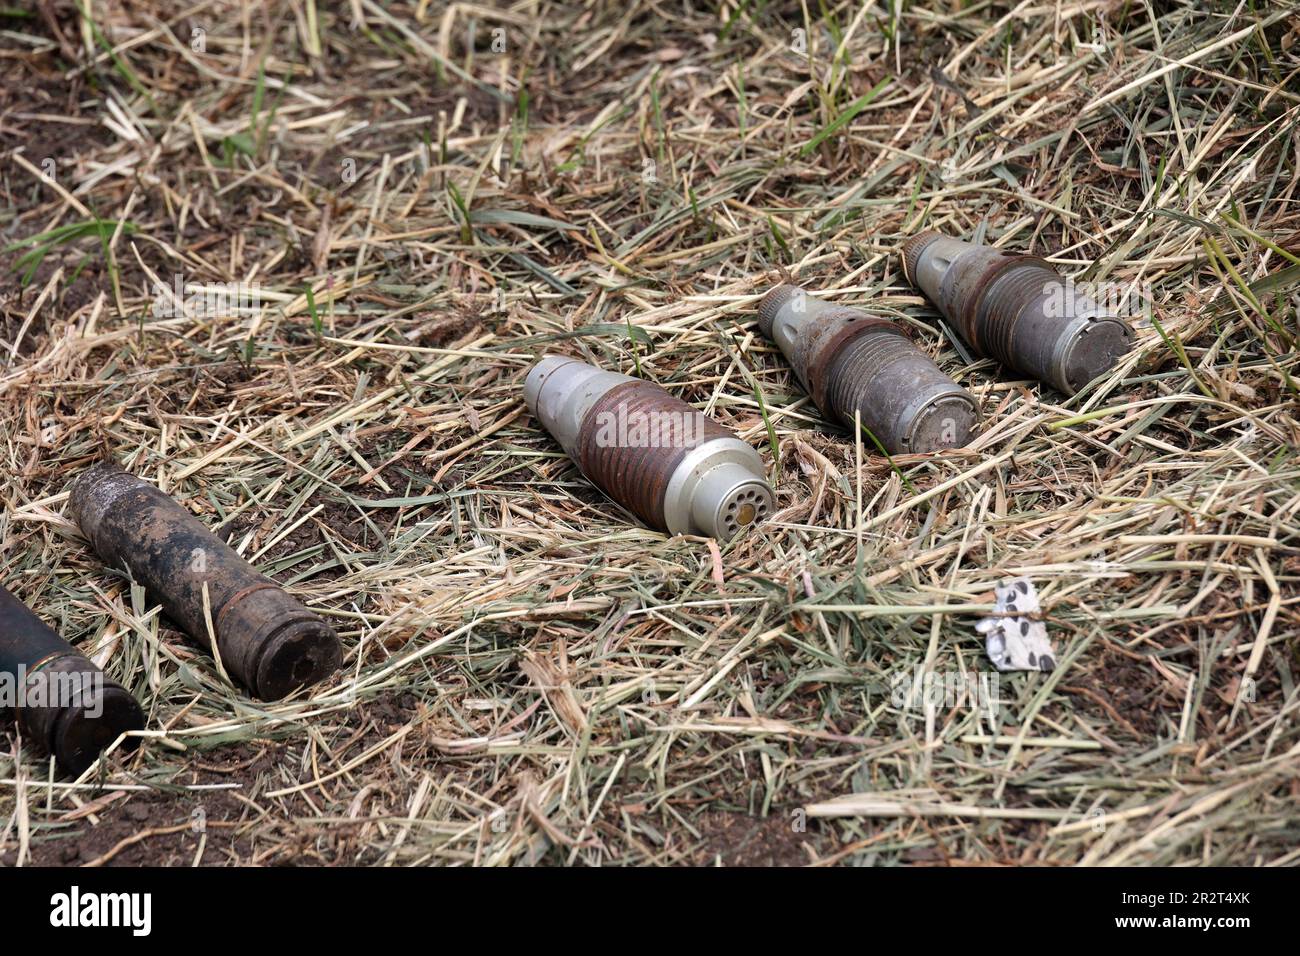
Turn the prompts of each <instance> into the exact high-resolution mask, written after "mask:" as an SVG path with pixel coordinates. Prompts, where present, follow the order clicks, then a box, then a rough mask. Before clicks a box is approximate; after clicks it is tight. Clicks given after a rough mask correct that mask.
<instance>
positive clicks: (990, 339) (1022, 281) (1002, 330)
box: [972, 259, 1061, 372]
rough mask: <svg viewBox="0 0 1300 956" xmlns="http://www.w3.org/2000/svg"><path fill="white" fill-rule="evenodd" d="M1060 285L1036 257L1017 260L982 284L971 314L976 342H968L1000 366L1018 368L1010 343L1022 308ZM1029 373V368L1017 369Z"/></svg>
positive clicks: (1056, 276)
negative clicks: (1046, 288) (1050, 287)
mask: <svg viewBox="0 0 1300 956" xmlns="http://www.w3.org/2000/svg"><path fill="white" fill-rule="evenodd" d="M1053 283H1055V284H1057V285H1060V283H1061V277H1060V276H1059V275H1058V274H1057V272H1056V270H1055V269H1053V268H1052V267H1051V266H1049V265H1048V264H1047V263H1045V262H1042V261H1041V260H1037V259H1026V260H1021V261H1019V262H1017V263H1016V264H1015V265H1014V266H1013V267H1012V268H1008V269H1005V270H1003V271H1001V272H999V273H998V275H997V276H996V277H995V278H994V279H993V280H992V281H990V282H989V283H988V284H987V285H985V286H984V289H983V294H982V295H981V296H980V298H979V302H978V312H977V313H976V314H975V320H974V326H975V334H976V335H977V336H978V338H979V341H978V342H974V343H972V344H973V345H975V347H976V348H977V349H979V350H980V352H982V353H983V354H984V355H987V356H988V357H989V358H992V359H996V360H997V361H999V362H1001V363H1002V364H1003V365H1008V366H1010V367H1012V368H1020V367H1021V365H1022V364H1023V363H1021V362H1018V361H1017V360H1016V352H1015V348H1014V344H1013V340H1014V336H1015V331H1016V323H1017V322H1018V321H1019V319H1020V316H1021V314H1022V313H1023V312H1024V311H1025V307H1026V306H1027V305H1028V304H1029V303H1030V302H1033V301H1034V300H1035V299H1037V298H1038V297H1039V296H1041V295H1042V294H1043V292H1044V291H1045V287H1049V286H1050V285H1051V284H1053ZM1021 371H1027V372H1032V371H1034V370H1033V369H1023V368H1022V369H1021Z"/></svg>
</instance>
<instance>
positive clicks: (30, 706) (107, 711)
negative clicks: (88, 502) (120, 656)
mask: <svg viewBox="0 0 1300 956" xmlns="http://www.w3.org/2000/svg"><path fill="white" fill-rule="evenodd" d="M0 677H7V678H8V680H10V681H11V682H12V685H11V686H12V690H13V692H14V694H15V699H14V703H15V704H16V705H17V718H18V726H19V727H20V728H21V730H22V732H23V736H24V737H26V738H27V739H29V740H32V741H35V743H36V745H37V746H38V747H39V748H41V750H43V751H44V752H46V753H51V754H53V755H54V759H55V760H56V761H57V763H58V765H59V766H60V767H61V768H62V769H63V771H64V772H65V773H69V774H72V775H73V776H79V775H80V774H81V773H82V772H83V771H85V769H86V768H87V767H89V766H90V765H91V764H93V763H94V762H95V761H96V760H97V759H98V758H99V755H100V754H101V753H103V751H104V750H105V749H106V748H107V747H108V746H109V745H110V744H112V743H113V741H115V740H117V738H118V737H120V736H122V734H124V733H126V732H128V731H131V730H140V729H142V728H143V727H144V713H143V712H142V711H141V710H140V705H139V704H138V703H136V700H135V698H134V697H132V696H131V695H130V694H129V693H128V692H127V691H126V689H125V688H123V687H122V686H121V685H120V684H118V683H117V682H116V681H113V680H110V679H109V678H108V677H106V676H105V675H104V672H103V671H102V670H100V669H99V668H98V667H96V666H95V664H94V662H93V661H91V660H90V659H89V658H87V657H85V656H84V655H83V654H81V652H79V651H78V650H77V649H76V648H75V647H73V646H72V645H71V644H69V643H68V642H67V641H65V640H64V639H63V638H61V637H59V635H58V634H56V633H54V631H53V630H52V629H51V628H50V627H48V626H47V625H46V624H45V623H44V622H43V621H42V620H41V619H40V618H38V617H37V616H36V614H35V613H33V612H32V610H31V609H30V608H29V607H27V605H26V604H24V603H23V602H22V601H20V600H18V598H16V597H14V596H13V595H12V594H10V593H9V592H8V591H6V590H5V589H4V588H2V587H0ZM139 742H140V741H139V739H138V738H134V737H128V738H127V739H126V740H125V741H124V743H123V746H124V747H125V748H126V749H128V750H133V749H135V747H136V746H138V745H139Z"/></svg>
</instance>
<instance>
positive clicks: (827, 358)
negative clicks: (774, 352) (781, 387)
mask: <svg viewBox="0 0 1300 956" xmlns="http://www.w3.org/2000/svg"><path fill="white" fill-rule="evenodd" d="M758 324H759V326H760V327H761V328H762V330H763V334H764V335H766V336H767V337H768V338H770V339H771V340H772V341H774V342H775V343H776V344H777V346H778V347H779V348H780V349H781V351H782V353H783V354H784V355H785V357H786V358H787V359H789V360H790V364H791V365H792V366H794V371H795V375H796V376H798V378H799V381H800V382H801V383H802V384H803V387H804V389H805V390H806V391H807V392H808V394H809V395H810V396H812V400H813V402H814V404H816V406H817V407H818V408H819V409H821V412H822V414H823V415H825V416H826V417H827V418H829V419H831V420H832V421H837V422H839V423H840V424H841V425H844V426H845V427H847V428H850V429H851V428H853V425H854V422H855V421H860V422H861V423H862V427H863V428H865V429H866V430H867V431H868V432H870V434H871V435H873V436H874V437H875V439H876V440H877V441H878V442H879V443H880V445H881V447H883V448H884V450H885V451H886V452H888V453H889V454H891V455H906V454H914V453H921V452H931V451H937V450H940V449H943V448H954V447H959V446H961V445H965V444H966V443H967V442H968V441H969V440H970V436H971V433H972V432H973V431H974V428H975V424H976V421H977V418H978V416H977V413H976V410H975V400H974V399H973V398H971V396H970V393H969V392H967V391H966V390H965V389H964V388H962V387H961V386H960V385H958V384H957V383H956V382H954V381H953V380H952V379H951V378H949V377H948V376H947V375H945V374H944V373H943V371H942V370H941V369H940V368H939V367H938V366H937V365H935V364H934V362H933V361H932V360H931V359H930V357H929V356H928V355H926V354H925V353H924V352H922V351H921V350H920V349H918V348H917V347H916V346H915V345H913V344H912V340H911V339H909V338H908V337H907V335H906V334H905V333H904V331H903V330H902V328H901V327H899V326H898V325H897V324H896V323H894V322H891V321H890V320H889V319H885V318H880V317H878V316H873V315H870V314H868V313H866V312H862V311H860V310H858V309H852V308H848V307H846V306H842V305H835V304H833V303H830V302H823V301H821V300H820V299H814V298H813V297H812V296H810V295H808V294H807V292H805V291H804V290H803V289H801V288H799V287H798V286H795V285H788V284H787V285H779V286H777V287H776V288H775V289H772V290H771V291H770V292H768V293H767V295H765V296H763V299H762V301H761V302H759V304H758Z"/></svg>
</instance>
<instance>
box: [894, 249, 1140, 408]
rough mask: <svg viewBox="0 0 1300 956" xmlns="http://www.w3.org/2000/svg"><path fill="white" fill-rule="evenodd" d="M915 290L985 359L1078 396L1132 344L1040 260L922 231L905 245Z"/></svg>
mask: <svg viewBox="0 0 1300 956" xmlns="http://www.w3.org/2000/svg"><path fill="white" fill-rule="evenodd" d="M902 257H903V269H904V271H905V272H906V273H907V277H908V279H909V280H910V281H911V282H912V284H913V285H915V286H917V287H919V288H920V289H921V291H922V292H924V293H925V295H926V297H927V298H928V299H929V300H930V301H931V302H933V303H934V305H935V306H936V307H937V308H938V309H939V311H940V312H942V313H943V315H944V317H945V318H947V319H948V321H949V322H952V323H953V324H954V325H955V326H956V328H957V331H958V333H959V334H960V335H961V337H962V338H963V339H965V341H966V343H967V344H968V345H970V347H971V348H972V349H974V350H975V351H976V352H978V353H979V354H980V355H982V356H984V357H985V358H991V359H993V360H994V361H997V362H1000V363H1002V364H1003V365H1006V366H1007V367H1008V368H1013V369H1015V370H1016V371H1018V372H1022V373H1024V374H1026V375H1029V376H1032V377H1033V378H1036V379H1038V380H1039V381H1041V382H1046V383H1048V384H1049V385H1052V386H1054V387H1055V388H1057V389H1058V390H1060V391H1062V392H1064V393H1065V394H1067V395H1073V394H1074V393H1075V392H1077V391H1078V390H1079V389H1081V388H1083V387H1084V386H1085V385H1087V384H1088V383H1089V382H1091V381H1092V380H1093V379H1095V378H1097V377H1098V376H1099V375H1102V374H1103V373H1105V372H1106V371H1107V370H1108V369H1110V368H1111V367H1112V366H1113V365H1114V364H1115V363H1116V362H1117V361H1118V360H1119V358H1120V356H1122V355H1124V354H1125V353H1126V352H1127V351H1128V350H1129V348H1130V347H1131V346H1132V344H1133V330H1132V329H1130V328H1129V326H1128V324H1127V323H1126V322H1124V321H1123V320H1122V319H1120V318H1119V317H1117V316H1114V315H1110V314H1108V313H1107V312H1106V311H1105V310H1104V309H1102V308H1101V307H1100V306H1098V305H1097V303H1096V302H1094V301H1093V300H1092V299H1091V298H1089V297H1088V296H1087V295H1084V294H1083V293H1082V292H1080V291H1079V290H1078V289H1077V288H1076V287H1075V285H1074V283H1073V282H1070V281H1068V280H1066V279H1064V278H1063V277H1062V276H1061V275H1060V273H1058V272H1057V271H1056V269H1055V268H1053V267H1052V265H1051V264H1050V263H1048V262H1046V261H1045V260H1043V259H1040V258H1038V257H1037V256H1029V255H1017V254H1014V253H1010V252H1003V251H1002V250H1001V249H995V248H993V247H992V246H984V245H978V244H976V243H971V242H965V241H963V240H961V239H950V238H948V237H947V236H943V235H940V234H939V233H937V232H923V233H920V234H919V235H916V236H913V237H912V238H911V239H909V240H907V242H905V243H904V244H903V248H902Z"/></svg>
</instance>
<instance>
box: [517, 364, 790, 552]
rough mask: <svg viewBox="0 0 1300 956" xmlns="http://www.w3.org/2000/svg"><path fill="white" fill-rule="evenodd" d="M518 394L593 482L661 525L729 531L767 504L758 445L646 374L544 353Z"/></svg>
mask: <svg viewBox="0 0 1300 956" xmlns="http://www.w3.org/2000/svg"><path fill="white" fill-rule="evenodd" d="M524 402H525V403H526V404H527V405H528V410H529V411H530V412H532V413H533V416H534V417H535V418H537V419H538V421H540V422H541V424H542V427H544V428H545V429H546V430H547V431H548V432H550V433H551V435H552V437H554V438H555V440H556V441H558V442H559V443H560V445H561V446H562V447H563V448H564V450H565V452H566V453H568V455H569V457H570V458H572V459H573V460H574V462H576V463H577V465H578V468H579V469H581V471H582V473H583V474H584V475H586V476H587V478H589V479H590V480H591V482H592V483H593V484H595V485H596V486H597V487H598V488H600V490H601V491H603V492H604V493H605V494H606V495H608V496H609V497H610V498H612V499H614V500H615V501H617V502H618V503H619V504H620V505H622V506H623V507H625V508H627V509H628V510H629V511H631V512H632V513H633V514H634V515H636V516H637V517H638V518H640V519H641V520H642V521H644V522H645V523H646V524H647V525H649V526H650V527H652V528H655V529H657V530H659V531H666V532H668V533H669V534H699V535H705V536H707V537H712V538H718V539H719V540H727V539H729V538H731V537H733V536H734V535H736V534H737V533H739V532H740V531H741V530H742V529H743V528H745V527H747V526H749V525H752V524H755V523H757V522H758V521H760V520H762V518H763V517H764V516H765V515H767V514H768V513H769V512H770V511H771V510H772V508H773V502H774V498H773V495H772V489H771V488H770V487H769V486H768V483H767V481H766V479H765V478H764V476H763V461H762V459H761V458H759V456H758V452H756V451H754V449H753V448H751V447H750V446H749V445H748V444H746V443H745V442H743V441H741V440H740V439H739V438H737V437H736V436H735V435H733V434H732V433H731V432H730V431H728V430H727V429H726V428H724V427H723V426H721V425H719V424H718V423H717V422H715V421H713V420H712V419H711V418H709V417H708V416H706V415H704V414H703V413H702V412H700V411H698V410H696V409H695V408H693V407H692V406H690V405H688V404H687V403H686V402H683V401H682V400H681V399H679V398H675V397H674V396H672V395H670V394H669V393H668V392H666V391H664V390H663V389H662V388H660V387H659V386H658V385H656V384H654V383H653V382H647V381H644V380H642V379H637V378H631V377H630V376H627V375H621V374H619V373H618V372H609V371H605V370H604V369H599V368H596V367H595V366H592V365H588V364H587V363H585V362H581V361H579V360H577V359H572V358H566V357H563V356H559V355H547V356H544V357H542V359H540V360H539V361H538V362H537V364H536V365H534V366H533V367H532V369H531V370H530V371H529V373H528V378H527V379H526V380H525V382H524Z"/></svg>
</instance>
